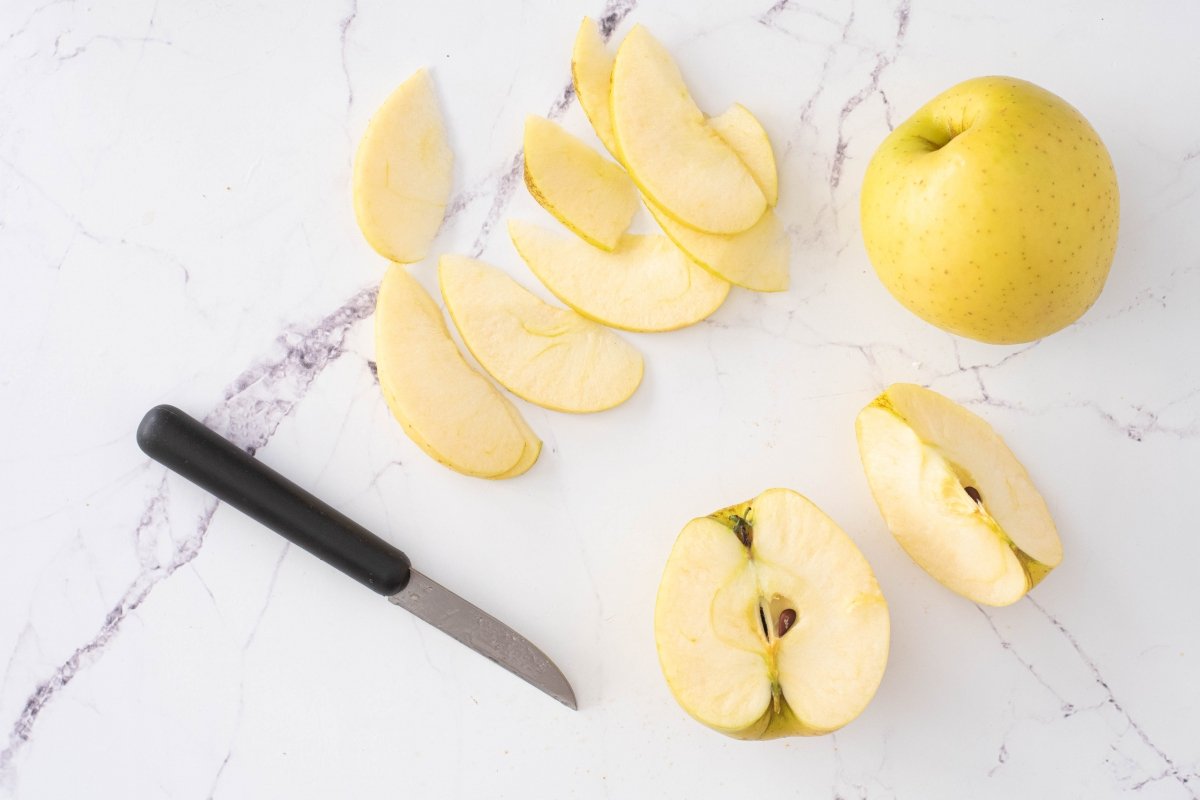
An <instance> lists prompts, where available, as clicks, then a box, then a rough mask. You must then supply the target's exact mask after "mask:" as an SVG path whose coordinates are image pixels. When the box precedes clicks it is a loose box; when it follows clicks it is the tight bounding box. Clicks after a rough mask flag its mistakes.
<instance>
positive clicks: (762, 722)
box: [654, 489, 890, 739]
mask: <svg viewBox="0 0 1200 800" xmlns="http://www.w3.org/2000/svg"><path fill="white" fill-rule="evenodd" d="M654 634H655V640H656V642H657V644H658V656H659V662H660V664H661V666H662V670H663V675H664V677H665V678H666V680H667V685H668V686H669V687H670V689H671V692H672V693H673V694H674V696H675V699H676V700H677V701H678V702H679V704H680V706H682V707H683V709H684V710H685V711H687V712H688V713H689V714H690V715H691V716H692V717H694V718H695V719H696V720H698V721H699V722H701V723H703V724H705V725H707V726H709V727H710V728H713V729H714V730H717V731H720V732H721V733H724V734H726V735H728V736H733V737H735V738H739V739H771V738H776V737H780V736H799V735H814V734H822V733H829V732H831V731H834V730H837V729H838V728H840V727H842V726H843V725H845V724H847V723H848V722H850V721H851V720H853V719H854V718H855V717H857V716H858V715H859V714H860V713H862V711H863V709H865V708H866V706H867V704H868V703H869V702H870V700H871V698H872V697H873V696H874V694H875V690H876V689H877V688H878V686H879V682H880V681H881V680H882V678H883V672H884V668H885V666H886V665H887V654H888V644H889V636H890V622H889V617H888V609H887V603H886V602H885V601H884V599H883V594H882V593H881V592H880V590H879V585H878V583H877V582H876V581H875V575H874V573H873V572H872V571H871V567H870V565H869V564H868V563H867V561H866V559H865V558H863V555H862V553H861V552H860V551H859V549H858V548H857V547H856V546H855V545H854V542H853V541H851V539H850V537H849V536H847V535H846V534H845V533H844V532H843V531H842V530H841V528H839V527H838V526H837V524H836V523H834V522H833V520H831V519H830V518H829V517H827V516H826V515H825V514H824V513H822V512H821V510H820V509H818V508H817V507H816V506H815V505H814V504H813V503H812V502H811V501H809V500H808V499H807V498H805V497H803V496H801V495H799V494H797V493H796V492H793V491H791V490H788V489H770V490H768V491H766V492H763V493H762V494H760V495H759V496H758V497H756V498H754V499H753V500H751V501H749V502H746V503H742V504H740V505H737V506H732V507H730V508H726V509H723V510H721V511H718V512H716V513H715V514H712V515H710V516H708V517H701V518H699V519H694V520H692V521H691V522H689V523H688V524H687V526H686V527H684V529H683V531H682V532H681V533H680V534H679V538H678V539H677V540H676V542H675V546H674V548H673V549H672V550H671V555H670V557H669V558H668V560H667V565H666V568H665V569H664V571H663V577H662V583H661V584H660V586H659V590H658V600H657V603H656V606H655V612H654Z"/></svg>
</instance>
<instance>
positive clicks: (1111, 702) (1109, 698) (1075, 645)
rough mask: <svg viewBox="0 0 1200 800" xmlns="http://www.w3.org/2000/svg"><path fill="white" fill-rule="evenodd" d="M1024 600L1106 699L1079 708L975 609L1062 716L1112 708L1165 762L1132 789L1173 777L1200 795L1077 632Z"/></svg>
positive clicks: (989, 617) (985, 614)
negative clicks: (1128, 705)
mask: <svg viewBox="0 0 1200 800" xmlns="http://www.w3.org/2000/svg"><path fill="white" fill-rule="evenodd" d="M1025 601H1026V602H1027V603H1029V604H1030V605H1031V606H1033V608H1035V609H1036V610H1037V612H1038V613H1039V614H1040V615H1041V616H1042V617H1043V618H1045V620H1046V621H1047V622H1048V623H1049V624H1050V625H1051V627H1052V628H1053V629H1054V630H1055V631H1056V632H1057V633H1058V634H1059V635H1060V636H1062V637H1063V638H1064V639H1065V640H1066V642H1067V643H1068V644H1069V645H1070V647H1071V649H1072V650H1073V651H1074V652H1075V655H1076V656H1077V657H1078V658H1079V660H1080V662H1081V663H1082V665H1083V666H1084V668H1085V669H1086V670H1087V671H1088V673H1090V674H1091V676H1092V680H1093V681H1094V682H1095V685H1096V686H1098V687H1099V688H1100V690H1101V691H1102V693H1103V694H1104V697H1105V699H1104V701H1103V702H1101V703H1099V704H1097V705H1095V706H1088V707H1086V708H1079V707H1077V705H1076V704H1075V703H1072V702H1070V701H1069V700H1067V699H1066V698H1065V697H1063V695H1062V694H1061V693H1060V692H1059V691H1058V690H1057V689H1055V688H1054V687H1053V686H1051V685H1050V683H1049V681H1047V680H1046V678H1045V677H1044V676H1043V675H1042V673H1041V672H1040V671H1039V670H1038V669H1037V667H1036V666H1035V665H1034V664H1033V662H1032V660H1031V659H1030V658H1028V657H1026V656H1023V655H1022V654H1021V652H1020V650H1019V649H1018V647H1017V646H1016V645H1015V644H1014V643H1013V642H1012V641H1010V640H1009V639H1007V638H1006V637H1005V636H1004V635H1003V634H1002V633H1001V632H1000V629H999V628H998V627H997V626H996V623H995V620H994V619H993V618H992V615H991V614H990V613H989V612H988V611H987V610H986V609H984V608H983V607H982V606H978V605H977V606H976V608H978V609H979V612H980V613H981V614H982V615H983V617H984V619H986V620H987V623H988V627H989V628H990V629H991V631H992V633H993V634H994V635H995V636H996V639H997V641H999V642H1000V646H1001V647H1002V648H1004V650H1005V652H1007V653H1008V654H1009V655H1011V656H1012V657H1013V658H1014V659H1015V660H1016V661H1017V663H1019V664H1020V665H1021V667H1022V668H1023V669H1024V670H1025V671H1026V672H1028V673H1029V675H1030V676H1031V677H1032V678H1033V679H1034V680H1035V681H1036V682H1037V683H1038V684H1039V685H1041V686H1042V687H1043V688H1044V689H1046V691H1047V692H1049V693H1050V694H1051V695H1052V696H1053V697H1054V698H1055V700H1056V701H1057V702H1058V704H1059V711H1060V713H1061V715H1062V717H1063V718H1067V717H1070V716H1073V715H1074V714H1076V713H1078V712H1079V711H1082V710H1093V711H1094V710H1100V709H1103V708H1111V709H1112V711H1113V712H1115V713H1116V714H1117V716H1118V717H1119V718H1120V720H1121V721H1122V722H1123V723H1124V724H1125V725H1126V726H1127V727H1128V728H1129V729H1130V730H1132V731H1133V732H1134V734H1135V735H1136V736H1137V738H1138V740H1139V741H1141V742H1142V744H1144V745H1145V746H1146V747H1147V748H1148V749H1149V750H1150V751H1151V752H1152V753H1154V754H1155V756H1157V757H1158V758H1159V759H1160V760H1161V761H1162V763H1163V765H1164V767H1165V769H1164V772H1163V774H1162V775H1160V776H1158V777H1154V778H1150V779H1147V780H1143V781H1141V782H1140V783H1139V784H1137V785H1136V786H1133V787H1130V788H1131V789H1140V788H1141V787H1142V786H1144V785H1146V784H1148V783H1151V782H1153V781H1155V780H1159V779H1164V778H1167V777H1170V778H1171V779H1173V780H1174V781H1176V782H1177V783H1178V784H1179V785H1180V786H1181V787H1183V789H1184V790H1185V791H1186V792H1187V793H1188V796H1189V797H1192V798H1200V787H1197V786H1196V785H1195V784H1194V782H1193V778H1195V777H1196V776H1194V775H1188V774H1185V773H1184V772H1183V771H1182V770H1181V769H1180V768H1179V766H1178V765H1177V764H1176V763H1175V761H1174V759H1172V758H1171V757H1170V756H1169V755H1167V753H1166V752H1165V751H1164V750H1163V749H1162V748H1161V747H1160V746H1159V745H1157V744H1156V743H1155V742H1154V741H1153V740H1152V739H1151V738H1150V735H1149V734H1148V733H1147V732H1146V730H1145V728H1143V727H1142V726H1141V725H1140V724H1139V723H1138V722H1137V720H1135V719H1134V718H1133V716H1132V714H1131V713H1130V712H1129V710H1128V709H1126V707H1125V706H1124V705H1123V704H1122V703H1121V702H1120V701H1119V700H1118V699H1117V697H1116V694H1115V693H1114V692H1113V690H1112V688H1111V687H1110V686H1109V684H1108V680H1107V679H1106V678H1105V677H1104V675H1103V673H1101V671H1100V667H1099V666H1098V665H1097V664H1096V661H1095V660H1094V659H1093V658H1092V657H1091V656H1090V655H1088V653H1087V652H1086V651H1085V650H1084V649H1083V646H1082V645H1081V644H1080V643H1079V640H1078V639H1077V638H1076V637H1075V635H1074V634H1073V633H1071V631H1070V630H1069V629H1068V628H1067V626H1066V625H1064V624H1063V623H1062V622H1061V621H1060V620H1059V619H1058V618H1057V617H1056V616H1055V615H1054V614H1052V613H1051V612H1050V611H1049V610H1047V609H1046V607H1045V606H1043V605H1042V604H1041V603H1039V602H1038V601H1037V600H1036V599H1035V598H1034V597H1033V596H1032V595H1027V596H1026V597H1025ZM1113 747H1114V749H1115V748H1116V745H1113ZM1000 753H1001V755H1002V756H1003V757H999V762H1000V764H1003V763H1004V761H1005V760H1006V759H1007V757H1008V751H1007V749H1006V748H1005V747H1004V746H1003V745H1001V750H1000ZM998 766H999V764H998V765H997V768H998ZM994 771H995V769H993V772H994Z"/></svg>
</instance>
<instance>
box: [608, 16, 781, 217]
mask: <svg viewBox="0 0 1200 800" xmlns="http://www.w3.org/2000/svg"><path fill="white" fill-rule="evenodd" d="M610 105H611V112H612V122H613V133H614V135H615V138H616V141H617V147H618V150H619V151H620V153H621V160H622V162H624V164H625V167H626V169H628V170H629V174H630V176H631V177H632V178H633V180H634V182H635V183H636V184H637V185H638V187H639V188H640V189H641V190H642V192H644V193H645V194H646V195H647V196H648V197H649V198H650V199H651V200H653V201H654V202H655V203H656V204H657V205H658V206H659V207H660V208H661V209H663V210H664V211H665V212H666V213H667V214H669V215H670V216H671V217H673V218H674V219H676V220H678V221H679V222H682V223H683V224H685V225H687V226H689V227H692V228H696V229H697V230H700V231H703V232H705V233H719V234H733V233H740V232H741V231H744V230H746V229H747V228H749V227H751V226H752V225H753V224H754V223H755V222H757V221H758V220H759V218H760V217H762V215H763V212H764V211H766V210H767V201H766V198H765V197H764V196H763V192H762V190H761V189H760V188H759V187H758V183H756V182H755V180H754V176H753V175H752V174H751V173H750V170H749V169H748V168H747V166H746V165H745V164H744V163H743V162H742V160H741V159H740V158H739V157H738V155H737V153H735V152H734V151H733V149H732V148H731V147H730V146H729V145H727V144H726V143H725V142H724V140H723V139H721V137H720V136H718V135H717V134H716V132H715V131H714V130H713V129H712V128H711V127H710V126H709V125H708V123H707V121H706V120H705V117H704V114H703V113H702V112H701V111H700V109H699V108H698V107H697V106H696V103H695V101H694V100H692V97H691V95H690V94H688V90H687V86H686V85H685V84H684V82H683V77H682V76H681V75H680V74H679V68H678V67H677V66H676V65H675V62H674V61H673V60H672V59H671V56H670V54H669V53H667V51H666V49H665V48H664V47H663V46H662V45H661V44H659V43H658V42H657V41H656V40H655V39H654V37H652V36H651V35H650V34H649V32H647V31H646V29H645V28H643V27H641V26H640V25H639V26H636V27H635V28H634V29H633V30H632V31H630V32H629V35H628V36H626V37H625V41H624V42H622V43H621V47H620V49H619V50H618V51H617V56H616V61H615V62H614V64H613V71H612V89H611V96H610Z"/></svg>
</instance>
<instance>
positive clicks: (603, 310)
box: [508, 220, 729, 332]
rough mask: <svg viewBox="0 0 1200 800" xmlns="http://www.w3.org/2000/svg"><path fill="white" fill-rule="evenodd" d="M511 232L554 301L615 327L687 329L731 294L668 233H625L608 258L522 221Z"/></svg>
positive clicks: (512, 222) (513, 224)
mask: <svg viewBox="0 0 1200 800" xmlns="http://www.w3.org/2000/svg"><path fill="white" fill-rule="evenodd" d="M508 233H509V236H511V237H512V241H513V245H514V246H516V248H517V252H518V253H520V254H521V258H523V259H524V260H525V263H526V264H528V265H529V268H530V269H531V270H533V274H534V275H536V276H537V277H538V280H540V281H541V282H542V283H543V284H544V285H545V286H546V288H547V289H549V290H550V291H551V292H552V293H553V294H554V295H555V297H557V298H558V299H559V300H562V301H563V302H564V303H566V304H567V305H569V306H570V307H571V308H573V309H575V310H576V311H578V312H579V313H580V314H582V315H583V316H585V317H587V318H588V319H593V320H595V321H596V322H600V323H603V324H605V325H608V326H609V327H612V328H622V329H624V330H627V331H642V332H656V331H670V330H675V329H677V328H684V327H687V326H688V325H692V324H695V323H697V322H699V321H700V320H702V319H704V318H705V317H707V316H708V315H709V314H711V313H713V312H714V311H716V310H717V309H718V308H719V307H720V306H721V303H723V302H725V298H726V297H727V296H728V294H729V284H728V283H726V282H725V281H723V280H721V279H720V278H718V277H716V276H715V275H713V274H712V273H710V272H708V271H707V270H705V269H703V268H702V267H700V266H698V265H696V264H695V263H694V262H692V261H691V260H690V259H689V258H688V257H687V256H685V255H684V254H683V253H682V252H680V250H679V249H678V248H677V247H675V245H673V244H672V243H671V241H670V240H669V239H667V238H666V237H663V236H638V235H630V234H626V235H625V236H622V237H621V242H620V244H619V245H617V248H616V249H615V250H613V251H612V252H611V253H610V252H605V251H604V250H600V249H598V248H595V247H592V246H591V245H589V244H587V243H585V242H581V241H579V240H578V239H576V238H574V237H570V238H568V237H565V236H559V235H557V234H555V233H553V232H551V231H547V230H545V229H544V228H539V227H538V226H536V225H531V224H529V223H527V222H519V221H517V220H509V223H508Z"/></svg>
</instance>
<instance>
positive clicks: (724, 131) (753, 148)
mask: <svg viewBox="0 0 1200 800" xmlns="http://www.w3.org/2000/svg"><path fill="white" fill-rule="evenodd" d="M708 124H709V126H710V127H711V128H712V129H713V130H714V131H716V132H717V135H718V136H720V137H721V138H722V139H724V140H725V144H727V145H729V146H730V147H731V148H733V152H735V153H737V155H738V158H740V159H741V160H742V163H743V164H745V165H746V168H747V169H749V170H750V174H751V175H752V176H754V182H755V183H757V184H758V188H759V189H761V190H762V193H763V197H764V198H766V201H767V205H768V206H774V205H775V203H777V202H778V201H779V171H778V169H777V168H776V166H775V151H774V150H772V149H771V139H770V137H769V136H767V131H766V129H765V128H763V126H762V123H761V122H759V121H758V117H756V116H754V115H753V114H751V113H750V110H749V109H747V108H746V107H745V106H743V105H742V104H741V103H734V104H733V105H732V106H730V107H729V108H728V109H726V110H725V113H724V114H720V115H718V116H715V117H713V118H712V119H710V120H709V121H708Z"/></svg>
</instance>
